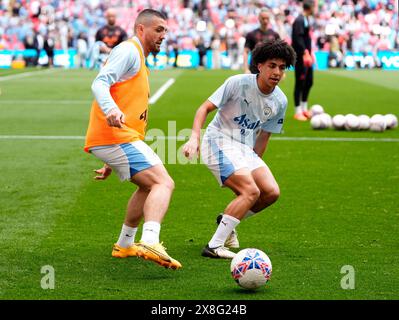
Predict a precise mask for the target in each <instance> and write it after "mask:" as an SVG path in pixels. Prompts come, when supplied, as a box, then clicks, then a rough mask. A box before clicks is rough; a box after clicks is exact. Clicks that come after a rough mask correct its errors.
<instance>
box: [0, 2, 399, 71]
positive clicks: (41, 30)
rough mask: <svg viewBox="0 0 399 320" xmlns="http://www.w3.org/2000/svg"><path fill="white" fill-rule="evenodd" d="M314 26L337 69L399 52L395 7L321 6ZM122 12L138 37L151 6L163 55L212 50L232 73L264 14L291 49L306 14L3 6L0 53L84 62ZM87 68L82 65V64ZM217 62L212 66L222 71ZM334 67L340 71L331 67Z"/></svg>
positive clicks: (284, 7) (285, 6)
mask: <svg viewBox="0 0 399 320" xmlns="http://www.w3.org/2000/svg"><path fill="white" fill-rule="evenodd" d="M315 4H316V10H315V14H314V17H313V21H312V41H313V44H312V45H313V47H314V51H317V50H323V51H328V52H329V53H330V56H331V57H332V58H331V59H330V60H331V61H333V63H334V64H335V66H341V65H342V59H343V56H344V55H345V53H346V52H348V51H350V52H372V53H374V54H375V53H376V52H378V51H380V50H399V31H398V13H397V1H395V0H379V1H377V0H352V1H349V0H338V1H330V0H318V1H315ZM109 8H113V9H114V11H115V12H116V25H118V26H120V27H121V28H122V29H123V30H125V31H126V33H127V36H128V37H131V36H133V24H134V20H135V18H136V16H137V14H138V12H140V11H141V10H142V9H144V8H153V9H157V10H160V11H162V12H163V13H165V14H166V16H167V17H168V25H169V33H168V35H167V39H166V41H164V44H163V51H165V52H167V53H168V52H176V50H186V49H187V50H198V51H199V52H202V53H203V52H204V51H206V50H208V49H211V50H212V51H213V52H214V53H215V54H216V55H217V54H218V53H219V52H226V51H227V53H228V56H229V57H230V59H231V66H232V68H240V67H241V66H242V53H243V51H244V44H245V36H246V34H248V32H250V31H252V30H253V29H256V28H258V27H259V21H258V14H259V12H260V10H261V9H262V8H268V9H270V28H272V29H273V30H275V31H276V32H277V33H278V34H279V35H280V37H281V38H282V39H285V40H286V41H288V42H289V43H291V30H292V23H293V21H294V19H295V18H296V17H297V15H298V14H299V13H300V12H301V11H302V2H300V1H294V0H279V1H277V0H261V1H250V0H232V1H230V0H229V1H225V0H208V1H206V0H202V1H201V0H191V1H187V0H186V1H179V0H134V1H133V0H110V1H99V0H81V1H71V0H33V1H28V0H0V50H6V49H8V50H22V49H35V50H42V49H43V50H45V51H46V52H47V53H48V54H49V55H51V53H52V50H55V49H61V50H68V49H71V48H73V49H76V50H77V53H78V56H81V57H84V56H85V55H87V54H88V52H89V50H90V48H92V47H93V45H94V44H95V42H96V33H97V31H98V29H99V28H101V27H102V26H104V25H106V24H107V20H106V14H105V12H106V10H107V9H109ZM82 66H83V64H82ZM218 66H219V65H218V63H217V62H216V63H214V67H215V68H217V67H218ZM332 66H333V67H334V65H332Z"/></svg>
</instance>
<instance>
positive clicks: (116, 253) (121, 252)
mask: <svg viewBox="0 0 399 320" xmlns="http://www.w3.org/2000/svg"><path fill="white" fill-rule="evenodd" d="M137 251H138V244H137V243H133V245H132V246H130V247H129V248H123V247H121V246H120V245H118V244H116V243H115V244H114V247H113V248H112V256H113V257H115V258H127V257H137Z"/></svg>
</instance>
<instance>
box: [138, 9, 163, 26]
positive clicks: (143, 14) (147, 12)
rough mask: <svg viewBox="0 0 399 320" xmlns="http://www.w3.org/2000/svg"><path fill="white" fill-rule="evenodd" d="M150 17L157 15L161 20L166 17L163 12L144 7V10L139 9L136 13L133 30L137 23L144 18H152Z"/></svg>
mask: <svg viewBox="0 0 399 320" xmlns="http://www.w3.org/2000/svg"><path fill="white" fill-rule="evenodd" d="M152 17H158V18H161V19H162V20H167V19H168V18H167V17H166V16H165V14H163V13H162V12H160V11H157V10H154V9H144V10H142V11H140V13H139V14H138V16H137V18H136V21H135V23H134V30H136V27H137V25H138V24H139V23H142V22H143V21H144V20H145V19H147V18H152Z"/></svg>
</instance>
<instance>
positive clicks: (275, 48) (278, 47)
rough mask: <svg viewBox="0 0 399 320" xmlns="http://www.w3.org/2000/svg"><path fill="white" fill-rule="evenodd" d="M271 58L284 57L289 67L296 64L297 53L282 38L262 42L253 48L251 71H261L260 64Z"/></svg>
mask: <svg viewBox="0 0 399 320" xmlns="http://www.w3.org/2000/svg"><path fill="white" fill-rule="evenodd" d="M270 59H282V60H283V61H284V62H285V64H286V67H287V69H288V68H289V67H291V66H294V65H295V60H296V53H295V51H294V49H293V48H292V47H291V46H290V45H289V44H288V43H287V42H285V41H284V40H281V39H278V40H269V41H265V42H260V43H258V44H257V45H256V46H255V49H254V50H252V57H251V65H250V70H251V72H252V73H259V70H258V64H259V63H264V62H265V61H267V60H270Z"/></svg>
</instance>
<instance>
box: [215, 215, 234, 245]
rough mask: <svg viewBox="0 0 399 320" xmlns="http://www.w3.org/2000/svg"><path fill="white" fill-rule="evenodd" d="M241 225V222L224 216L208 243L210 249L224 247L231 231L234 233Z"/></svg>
mask: <svg viewBox="0 0 399 320" xmlns="http://www.w3.org/2000/svg"><path fill="white" fill-rule="evenodd" d="M239 223H240V220H238V219H237V218H234V217H232V216H229V215H227V214H224V215H223V218H222V220H221V221H220V223H219V225H218V227H217V229H216V232H215V233H214V235H213V237H212V239H211V241H209V242H208V246H209V248H217V247H220V246H223V245H224V243H225V242H226V239H227V237H228V236H229V235H230V233H231V231H233V229H234V228H235V227H236V226H237V225H238V224H239Z"/></svg>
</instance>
